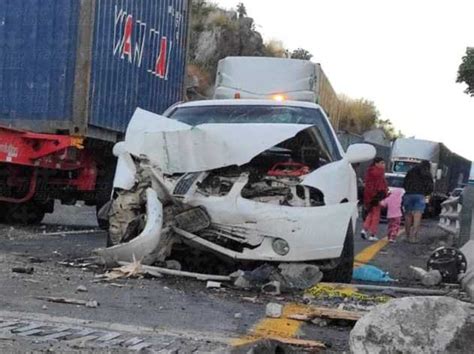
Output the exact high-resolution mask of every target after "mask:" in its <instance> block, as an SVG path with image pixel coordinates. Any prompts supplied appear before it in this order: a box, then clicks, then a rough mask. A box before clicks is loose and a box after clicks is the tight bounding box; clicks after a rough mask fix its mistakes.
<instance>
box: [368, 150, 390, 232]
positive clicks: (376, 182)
mask: <svg viewBox="0 0 474 354" xmlns="http://www.w3.org/2000/svg"><path fill="white" fill-rule="evenodd" d="M364 184H365V186H364V207H365V210H366V217H365V220H364V225H363V227H362V231H361V237H362V238H363V239H364V240H369V241H377V240H378V238H377V231H378V228H379V222H380V211H381V208H382V207H381V206H380V202H381V201H382V200H383V199H385V197H386V196H387V191H388V188H387V181H386V180H385V161H384V160H383V159H382V158H381V157H376V158H375V159H374V160H373V161H372V164H371V165H370V167H369V168H368V169H367V173H366V174H365V180H364Z"/></svg>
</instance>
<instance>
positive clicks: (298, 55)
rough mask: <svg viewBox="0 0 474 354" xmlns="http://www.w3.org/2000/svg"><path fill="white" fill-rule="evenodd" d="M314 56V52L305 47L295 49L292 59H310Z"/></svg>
mask: <svg viewBox="0 0 474 354" xmlns="http://www.w3.org/2000/svg"><path fill="white" fill-rule="evenodd" d="M312 57H313V54H311V53H310V52H309V51H307V50H306V49H303V48H298V49H295V50H294V51H293V52H292V53H291V58H292V59H302V60H310V59H311V58H312Z"/></svg>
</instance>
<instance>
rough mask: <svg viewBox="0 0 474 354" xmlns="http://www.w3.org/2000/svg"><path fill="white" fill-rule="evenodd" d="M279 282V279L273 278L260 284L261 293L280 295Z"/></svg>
mask: <svg viewBox="0 0 474 354" xmlns="http://www.w3.org/2000/svg"><path fill="white" fill-rule="evenodd" d="M280 289H281V284H280V282H279V281H276V280H273V281H271V282H269V283H267V284H264V285H262V288H261V290H262V293H266V294H268V295H280V294H281V290H280Z"/></svg>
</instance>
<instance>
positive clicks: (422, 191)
mask: <svg viewBox="0 0 474 354" xmlns="http://www.w3.org/2000/svg"><path fill="white" fill-rule="evenodd" d="M403 188H404V189H405V196H404V198H403V208H404V209H405V231H406V235H407V238H408V241H409V242H417V240H418V233H419V231H420V224H421V217H422V215H423V212H424V211H425V207H426V202H425V198H426V196H429V195H430V194H431V193H433V177H432V176H431V172H430V163H429V161H422V162H421V163H420V164H419V165H417V166H415V167H413V168H412V169H411V170H410V171H408V173H407V175H406V176H405V180H404V181H403Z"/></svg>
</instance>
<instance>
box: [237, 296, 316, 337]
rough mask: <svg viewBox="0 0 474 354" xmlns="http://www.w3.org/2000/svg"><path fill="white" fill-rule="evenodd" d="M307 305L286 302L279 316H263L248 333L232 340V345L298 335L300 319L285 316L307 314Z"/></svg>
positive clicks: (308, 309)
mask: <svg viewBox="0 0 474 354" xmlns="http://www.w3.org/2000/svg"><path fill="white" fill-rule="evenodd" d="M310 311H311V309H310V307H309V306H305V305H299V304H287V305H285V306H284V307H283V314H282V317H281V318H264V319H262V320H261V321H260V322H258V323H257V324H256V325H255V326H254V327H253V329H252V330H251V331H250V333H249V334H248V335H245V336H243V337H241V338H238V339H236V340H234V341H233V342H232V345H234V346H240V345H244V344H248V343H252V342H255V341H257V340H259V339H263V338H271V337H281V338H294V337H296V336H297V335H298V331H299V330H300V327H301V321H297V320H290V319H288V318H286V317H288V316H291V315H296V314H308V313H310Z"/></svg>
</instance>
